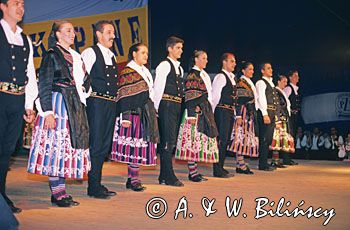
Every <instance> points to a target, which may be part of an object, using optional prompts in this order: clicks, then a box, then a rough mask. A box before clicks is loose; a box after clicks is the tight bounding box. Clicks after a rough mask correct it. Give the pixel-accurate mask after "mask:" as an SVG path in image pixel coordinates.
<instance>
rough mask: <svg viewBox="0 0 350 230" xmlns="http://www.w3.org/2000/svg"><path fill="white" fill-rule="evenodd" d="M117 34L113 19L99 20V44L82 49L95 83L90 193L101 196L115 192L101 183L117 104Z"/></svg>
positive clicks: (91, 103)
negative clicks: (115, 42) (114, 47)
mask: <svg viewBox="0 0 350 230" xmlns="http://www.w3.org/2000/svg"><path fill="white" fill-rule="evenodd" d="M114 38H115V31H114V26H113V23H112V22H111V21H104V20H103V21H99V22H97V23H96V24H95V34H94V39H95V43H97V44H96V45H94V46H92V47H90V48H88V49H86V50H84V52H83V53H82V58H83V60H84V63H85V66H86V70H87V72H88V73H89V74H90V77H91V86H92V93H91V95H90V98H89V99H88V100H87V115H88V121H89V127H90V135H89V142H90V157H91V170H90V171H89V175H88V176H89V180H88V184H89V185H88V189H87V194H88V195H89V196H92V197H95V198H99V199H108V198H109V197H110V196H114V195H116V193H115V192H113V191H109V190H108V189H107V188H106V187H105V186H104V185H102V184H101V176H102V167H103V163H104V160H105V158H106V156H107V155H108V154H109V152H110V149H111V146H112V138H113V128H114V124H115V118H116V108H117V107H116V95H117V88H118V87H117V81H118V79H117V76H118V68H117V62H116V59H115V55H114V53H113V52H112V51H111V50H110V48H111V47H112V46H113V41H114ZM96 40H97V41H96Z"/></svg>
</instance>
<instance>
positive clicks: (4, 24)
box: [0, 18, 23, 34]
mask: <svg viewBox="0 0 350 230" xmlns="http://www.w3.org/2000/svg"><path fill="white" fill-rule="evenodd" d="M0 23H1V25H2V27H3V28H4V30H5V31H11V32H12V33H14V34H20V33H22V31H23V29H22V28H21V27H19V26H18V25H16V32H13V31H12V29H11V27H10V24H8V22H7V21H5V19H3V18H2V19H1V20H0Z"/></svg>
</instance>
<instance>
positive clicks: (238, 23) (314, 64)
mask: <svg viewBox="0 0 350 230" xmlns="http://www.w3.org/2000/svg"><path fill="white" fill-rule="evenodd" d="M149 15H150V30H149V32H150V46H151V47H150V50H151V67H152V69H154V68H155V67H156V66H157V65H158V64H159V62H160V61H161V60H162V59H163V58H164V57H165V41H166V38H167V37H168V36H170V35H175V36H179V37H181V38H183V39H184V40H185V44H184V53H183V55H182V59H181V62H182V65H183V67H184V68H185V69H186V70H187V69H188V62H189V58H190V56H191V54H192V52H193V50H195V49H204V50H206V51H207V53H208V58H209V63H208V65H207V68H206V70H207V72H209V73H216V72H217V71H218V70H219V69H220V61H219V60H220V56H221V54H222V53H223V52H228V51H229V52H233V53H234V54H235V55H236V59H237V61H238V63H240V62H241V61H242V60H246V61H251V62H253V63H254V65H255V75H256V76H255V77H254V79H255V80H257V79H258V77H259V76H260V70H259V69H258V68H259V64H260V63H261V62H263V61H270V62H271V63H272V65H273V69H274V75H277V74H286V73H287V72H288V71H289V70H291V69H297V70H299V75H300V76H301V79H300V87H301V91H302V93H303V95H304V96H305V95H312V94H317V93H324V92H336V91H349V90H350V1H349V0H348V1H347V0H344V1H337V0H335V1H334V0H333V1H331V0H322V1H321V0H294V1H285V0H279V1H278V0H268V1H261V0H260V1H258V0H251V1H237V0H231V1H230V0H221V1H219V0H215V1H214V0H207V1H199V0H187V1H185V0H175V1H166V0H150V1H149ZM236 70H238V67H237V68H236Z"/></svg>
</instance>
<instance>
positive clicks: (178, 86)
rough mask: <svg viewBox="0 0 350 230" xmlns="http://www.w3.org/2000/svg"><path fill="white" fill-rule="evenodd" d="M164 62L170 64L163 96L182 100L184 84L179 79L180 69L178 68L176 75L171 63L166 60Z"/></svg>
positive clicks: (180, 78)
mask: <svg viewBox="0 0 350 230" xmlns="http://www.w3.org/2000/svg"><path fill="white" fill-rule="evenodd" d="M165 61H167V62H169V64H170V72H169V74H168V76H167V78H166V84H165V89H164V94H169V95H171V96H176V97H181V98H182V97H183V95H184V82H183V79H182V77H181V74H182V73H181V68H180V67H179V74H176V71H175V66H174V65H173V63H172V62H171V61H170V60H169V59H168V58H166V59H165Z"/></svg>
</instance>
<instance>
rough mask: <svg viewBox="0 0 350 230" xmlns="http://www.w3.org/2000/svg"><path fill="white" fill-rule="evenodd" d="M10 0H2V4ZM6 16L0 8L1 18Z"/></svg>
mask: <svg viewBox="0 0 350 230" xmlns="http://www.w3.org/2000/svg"><path fill="white" fill-rule="evenodd" d="M8 1H9V0H0V3H2V4H7V2H8ZM3 16H4V13H3V12H2V10H0V19H2V17H3Z"/></svg>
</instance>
